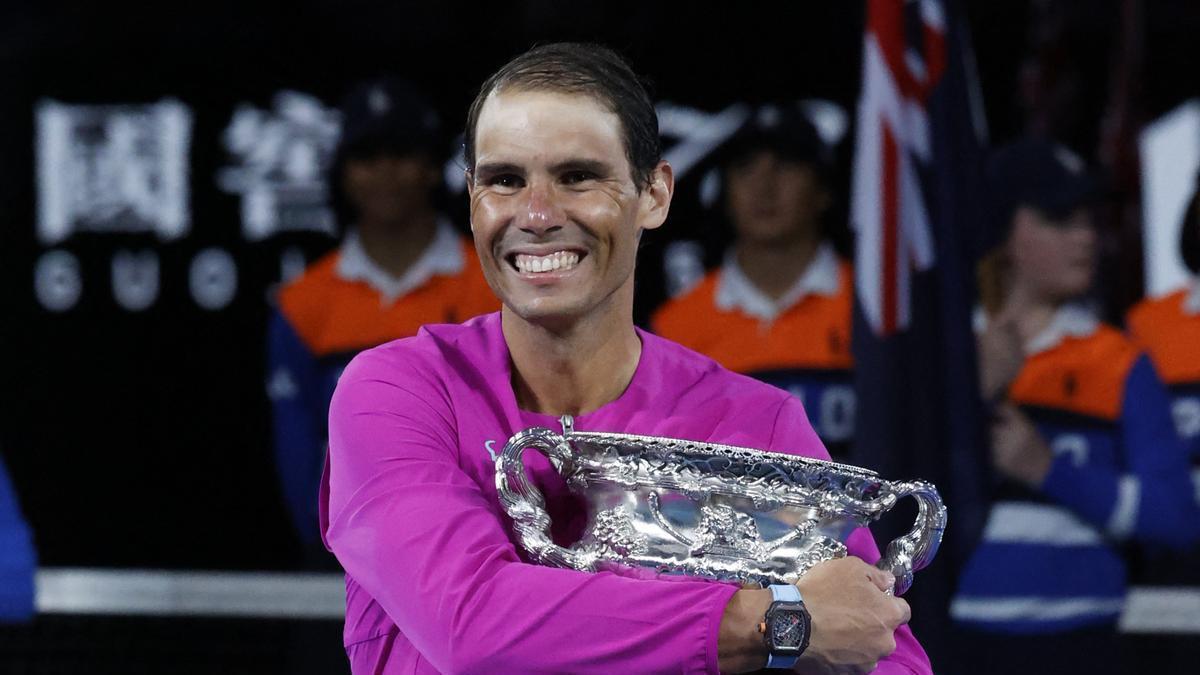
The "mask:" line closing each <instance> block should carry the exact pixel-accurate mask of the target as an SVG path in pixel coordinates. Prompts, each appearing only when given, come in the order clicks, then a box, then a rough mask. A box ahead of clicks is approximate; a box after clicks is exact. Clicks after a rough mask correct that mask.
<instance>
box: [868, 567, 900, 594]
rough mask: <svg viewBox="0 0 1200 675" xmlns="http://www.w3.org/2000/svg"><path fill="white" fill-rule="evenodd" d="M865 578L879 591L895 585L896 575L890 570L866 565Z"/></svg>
mask: <svg viewBox="0 0 1200 675" xmlns="http://www.w3.org/2000/svg"><path fill="white" fill-rule="evenodd" d="M867 578H868V579H870V580H871V583H873V584H875V587H876V588H878V589H879V590H881V591H887V590H888V589H889V588H892V587H893V586H895V585H896V577H895V576H894V575H893V574H892V573H891V572H888V571H886V570H881V569H879V568H878V567H875V566H874V565H867Z"/></svg>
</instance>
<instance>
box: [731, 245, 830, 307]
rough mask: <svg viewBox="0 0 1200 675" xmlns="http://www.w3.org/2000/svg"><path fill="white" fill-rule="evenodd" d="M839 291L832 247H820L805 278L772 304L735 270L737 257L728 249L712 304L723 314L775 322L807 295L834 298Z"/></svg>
mask: <svg viewBox="0 0 1200 675" xmlns="http://www.w3.org/2000/svg"><path fill="white" fill-rule="evenodd" d="M838 289H839V279H838V259H837V254H836V253H834V251H833V247H832V246H830V245H829V244H828V243H822V244H821V245H820V246H819V247H817V252H816V255H814V256H813V259H812V262H810V263H809V264H808V267H807V268H806V269H805V270H804V274H802V275H800V278H799V279H797V280H796V283H795V284H793V285H792V287H791V288H789V289H788V291H787V292H786V293H784V294H783V295H782V296H781V297H780V298H779V300H774V299H772V298H771V297H770V296H768V295H767V294H766V293H763V292H762V291H760V290H759V289H758V287H757V286H755V285H754V283H753V282H752V281H750V279H749V277H747V276H746V274H745V272H743V271H742V268H741V267H740V266H738V263H737V256H736V254H735V253H734V250H733V249H732V248H731V249H730V250H729V251H727V252H726V253H725V261H724V262H723V263H722V264H721V275H720V277H719V278H718V280H717V292H716V297H715V299H714V300H715V302H716V305H717V308H718V309H720V310H722V311H726V312H728V311H731V310H734V309H740V310H741V311H743V312H745V313H746V314H749V315H750V316H753V317H755V318H758V319H761V320H763V321H774V320H775V319H776V318H777V317H778V316H779V315H780V314H783V313H784V312H786V311H787V310H789V309H791V308H792V307H794V306H796V305H797V304H799V302H800V301H801V300H803V299H804V298H805V297H807V296H809V295H837V292H838Z"/></svg>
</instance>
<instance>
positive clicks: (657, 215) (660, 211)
mask: <svg viewBox="0 0 1200 675" xmlns="http://www.w3.org/2000/svg"><path fill="white" fill-rule="evenodd" d="M674 194H675V170H674V169H672V168H671V165H670V164H669V163H668V162H667V160H665V159H664V160H659V162H658V166H656V167H654V171H653V172H651V174H650V184H649V185H648V186H646V188H645V189H643V190H642V216H641V222H640V223H639V225H640V226H641V229H643V230H653V229H655V228H658V227H661V226H662V224H663V223H664V222H666V220H667V213H668V212H669V211H670V210H671V197H672V196H673V195H674Z"/></svg>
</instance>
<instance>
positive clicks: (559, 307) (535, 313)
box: [504, 298, 585, 332]
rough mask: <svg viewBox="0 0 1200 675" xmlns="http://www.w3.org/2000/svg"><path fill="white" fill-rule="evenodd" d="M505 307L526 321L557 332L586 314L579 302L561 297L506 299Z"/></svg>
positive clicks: (516, 316) (509, 312) (513, 314)
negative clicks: (525, 299) (523, 299)
mask: <svg viewBox="0 0 1200 675" xmlns="http://www.w3.org/2000/svg"><path fill="white" fill-rule="evenodd" d="M504 308H505V309H506V310H507V312H508V314H510V315H512V316H513V317H515V318H517V319H520V320H521V321H523V322H525V323H528V324H531V325H534V326H540V327H542V328H546V329H547V330H553V331H556V332H557V331H558V330H561V329H563V328H565V327H569V326H571V325H573V324H574V323H576V322H577V321H579V320H580V319H581V318H582V317H583V315H584V314H585V312H584V311H583V310H582V308H581V307H580V305H579V303H577V302H569V301H565V300H564V299H559V298H539V299H537V300H527V301H512V300H505V302H504Z"/></svg>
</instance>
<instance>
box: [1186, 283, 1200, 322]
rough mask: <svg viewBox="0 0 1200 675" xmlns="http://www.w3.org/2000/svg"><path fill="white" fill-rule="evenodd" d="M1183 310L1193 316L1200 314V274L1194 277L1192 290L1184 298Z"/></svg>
mask: <svg viewBox="0 0 1200 675" xmlns="http://www.w3.org/2000/svg"><path fill="white" fill-rule="evenodd" d="M1183 311H1184V312H1185V313H1187V314H1189V315H1193V316H1194V315H1196V314H1200V276H1198V277H1196V278H1195V279H1192V290H1191V292H1190V293H1188V294H1187V296H1186V297H1184V299H1183Z"/></svg>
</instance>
